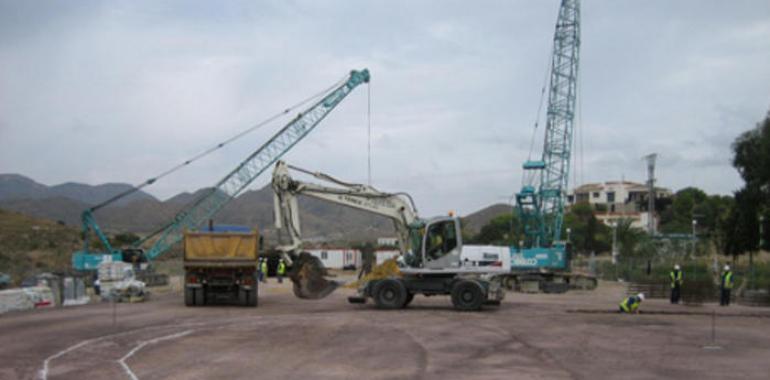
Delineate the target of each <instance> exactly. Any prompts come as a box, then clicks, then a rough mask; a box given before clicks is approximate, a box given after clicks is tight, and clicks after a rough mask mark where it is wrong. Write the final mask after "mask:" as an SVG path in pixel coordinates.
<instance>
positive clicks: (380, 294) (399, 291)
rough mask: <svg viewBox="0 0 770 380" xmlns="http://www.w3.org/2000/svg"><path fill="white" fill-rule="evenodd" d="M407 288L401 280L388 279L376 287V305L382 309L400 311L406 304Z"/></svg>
mask: <svg viewBox="0 0 770 380" xmlns="http://www.w3.org/2000/svg"><path fill="white" fill-rule="evenodd" d="M406 297H407V292H406V286H404V283H403V282H401V280H398V279H395V278H387V279H384V280H381V281H379V282H378V283H377V284H376V285H375V286H374V303H375V305H377V308H380V309H400V308H402V307H404V305H405V304H406Z"/></svg>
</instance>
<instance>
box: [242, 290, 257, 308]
mask: <svg viewBox="0 0 770 380" xmlns="http://www.w3.org/2000/svg"><path fill="white" fill-rule="evenodd" d="M238 303H239V304H240V305H241V306H248V307H255V306H257V290H256V289H252V290H243V289H240V290H238Z"/></svg>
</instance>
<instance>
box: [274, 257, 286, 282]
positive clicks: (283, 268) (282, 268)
mask: <svg viewBox="0 0 770 380" xmlns="http://www.w3.org/2000/svg"><path fill="white" fill-rule="evenodd" d="M285 273H286V264H284V263H283V259H280V260H278V270H277V271H276V274H277V275H278V283H279V284H283V275H284V274H285Z"/></svg>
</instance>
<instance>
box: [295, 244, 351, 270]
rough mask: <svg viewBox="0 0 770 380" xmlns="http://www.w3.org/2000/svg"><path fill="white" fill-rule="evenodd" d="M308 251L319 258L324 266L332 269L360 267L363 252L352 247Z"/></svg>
mask: <svg viewBox="0 0 770 380" xmlns="http://www.w3.org/2000/svg"><path fill="white" fill-rule="evenodd" d="M307 252H308V253H310V254H311V255H313V256H315V257H317V258H319V259H320V260H321V262H322V263H323V265H324V267H326V268H331V269H343V268H351V267H353V268H360V267H361V252H359V251H358V250H357V249H351V248H316V249H308V250H307Z"/></svg>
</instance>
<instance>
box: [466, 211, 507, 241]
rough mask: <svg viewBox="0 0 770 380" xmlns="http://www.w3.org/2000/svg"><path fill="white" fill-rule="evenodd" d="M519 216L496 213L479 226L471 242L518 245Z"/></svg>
mask: <svg viewBox="0 0 770 380" xmlns="http://www.w3.org/2000/svg"><path fill="white" fill-rule="evenodd" d="M518 231H519V218H517V217H516V215H514V214H512V213H506V214H501V215H498V216H496V217H494V218H492V220H490V221H489V223H487V224H485V225H484V226H483V227H481V231H479V233H478V234H476V236H474V237H473V238H471V242H473V243H476V244H496V245H514V246H518V244H519V242H518V240H519V239H518V237H519V232H518Z"/></svg>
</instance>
